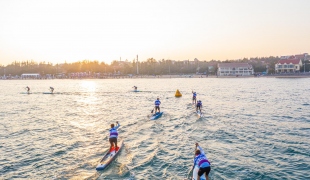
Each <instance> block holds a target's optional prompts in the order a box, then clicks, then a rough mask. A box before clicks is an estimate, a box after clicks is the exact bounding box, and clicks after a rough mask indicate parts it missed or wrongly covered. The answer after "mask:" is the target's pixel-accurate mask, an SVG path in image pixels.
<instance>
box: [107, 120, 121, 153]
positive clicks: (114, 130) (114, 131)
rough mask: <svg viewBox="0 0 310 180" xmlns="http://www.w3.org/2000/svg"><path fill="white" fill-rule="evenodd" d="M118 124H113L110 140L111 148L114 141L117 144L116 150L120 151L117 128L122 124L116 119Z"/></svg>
mask: <svg viewBox="0 0 310 180" xmlns="http://www.w3.org/2000/svg"><path fill="white" fill-rule="evenodd" d="M116 124H117V126H114V124H111V129H110V130H109V131H110V135H109V136H110V137H109V142H110V150H109V152H110V151H111V150H112V147H113V143H114V144H115V152H116V151H118V149H119V147H117V137H118V132H117V129H118V128H119V127H120V124H119V123H118V121H116Z"/></svg>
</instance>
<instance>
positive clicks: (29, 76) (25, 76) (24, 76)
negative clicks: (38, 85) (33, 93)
mask: <svg viewBox="0 0 310 180" xmlns="http://www.w3.org/2000/svg"><path fill="white" fill-rule="evenodd" d="M40 77H41V76H40V74H38V73H24V74H22V75H21V78H22V79H39V78H40Z"/></svg>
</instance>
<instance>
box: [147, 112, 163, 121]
mask: <svg viewBox="0 0 310 180" xmlns="http://www.w3.org/2000/svg"><path fill="white" fill-rule="evenodd" d="M163 113H164V112H157V113H155V114H153V115H152V116H151V118H150V120H155V119H158V118H160V117H161V115H163Z"/></svg>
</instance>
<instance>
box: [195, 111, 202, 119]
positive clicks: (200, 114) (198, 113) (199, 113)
mask: <svg viewBox="0 0 310 180" xmlns="http://www.w3.org/2000/svg"><path fill="white" fill-rule="evenodd" d="M196 114H197V115H198V117H199V118H201V117H203V114H202V113H201V112H200V110H198V111H196Z"/></svg>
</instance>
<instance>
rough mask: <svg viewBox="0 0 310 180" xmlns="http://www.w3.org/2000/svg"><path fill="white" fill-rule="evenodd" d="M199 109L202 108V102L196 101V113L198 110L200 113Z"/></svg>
mask: <svg viewBox="0 0 310 180" xmlns="http://www.w3.org/2000/svg"><path fill="white" fill-rule="evenodd" d="M201 108H202V102H201V100H198V101H197V104H196V112H198V109H199V111H200V112H201Z"/></svg>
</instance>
